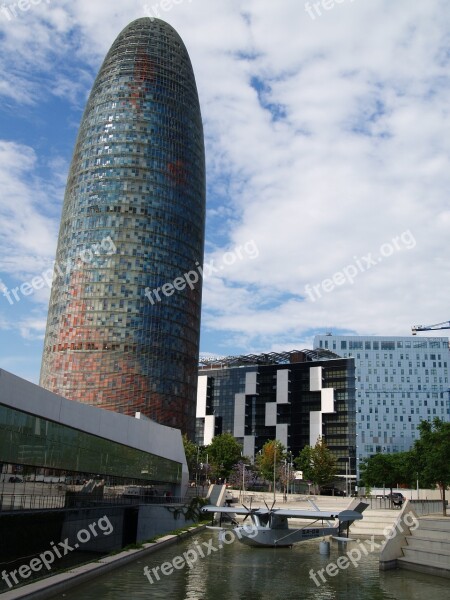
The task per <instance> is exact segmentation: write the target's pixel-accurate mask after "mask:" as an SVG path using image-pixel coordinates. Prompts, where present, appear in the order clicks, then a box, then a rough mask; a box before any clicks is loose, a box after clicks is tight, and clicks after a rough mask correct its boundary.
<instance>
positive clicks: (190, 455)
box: [183, 434, 199, 479]
mask: <svg viewBox="0 0 450 600" xmlns="http://www.w3.org/2000/svg"><path fill="white" fill-rule="evenodd" d="M183 446H184V453H185V455H186V462H187V467H188V470H189V476H190V478H191V479H193V478H194V475H195V473H196V471H197V468H198V462H199V447H198V446H197V444H194V442H191V440H190V439H188V437H187V435H186V434H183Z"/></svg>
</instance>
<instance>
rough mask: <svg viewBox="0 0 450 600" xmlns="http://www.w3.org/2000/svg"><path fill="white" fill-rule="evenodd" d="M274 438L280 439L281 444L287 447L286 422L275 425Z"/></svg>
mask: <svg viewBox="0 0 450 600" xmlns="http://www.w3.org/2000/svg"><path fill="white" fill-rule="evenodd" d="M275 435H276V438H277V440H278V441H280V442H281V443H282V444H283V446H285V447H287V445H288V425H287V423H282V424H281V425H277V427H276V434H275Z"/></svg>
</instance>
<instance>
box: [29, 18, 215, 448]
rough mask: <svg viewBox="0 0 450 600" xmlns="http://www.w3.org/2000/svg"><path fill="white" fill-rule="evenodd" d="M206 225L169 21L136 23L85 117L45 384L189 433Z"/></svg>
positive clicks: (191, 81)
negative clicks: (144, 416) (142, 415)
mask: <svg viewBox="0 0 450 600" xmlns="http://www.w3.org/2000/svg"><path fill="white" fill-rule="evenodd" d="M204 225H205V158H204V142H203V128H202V121H201V115H200V106H199V100H198V94H197V88H196V84H195V78H194V73H193V70H192V66H191V62H190V59H189V56H188V53H187V51H186V48H185V46H184V44H183V42H182V40H181V38H180V37H179V35H178V34H177V33H176V32H175V31H174V29H173V28H172V27H171V26H170V25H168V24H167V23H165V22H163V21H161V20H159V19H150V18H142V19H138V20H136V21H134V22H132V23H131V24H130V25H128V26H127V27H126V28H125V29H124V30H123V31H122V32H121V33H120V35H119V36H118V37H117V39H116V40H115V42H114V44H113V45H112V48H111V50H110V51H109V53H108V54H107V56H106V59H105V61H104V63H103V65H102V67H101V69H100V72H99V74H98V76H97V78H96V80H95V83H94V86H93V89H92V91H91V94H90V97H89V100H88V103H87V106H86V109H85V112H84V115H83V118H82V122H81V126H80V131H79V134H78V138H77V142H76V146H75V151H74V155H73V159H72V163H71V167H70V172H69V176H68V181H67V187H66V193H65V198H64V205H63V211H62V218H61V226H60V231H59V239H58V247H57V254H56V264H55V277H54V280H53V286H52V292H51V298H50V306H49V313H48V321H47V329H46V335H45V344H44V354H43V362H42V369H41V381H40V383H41V385H42V386H43V387H45V388H47V389H49V390H51V391H53V392H55V393H58V394H61V395H62V396H65V397H66V398H69V399H71V400H76V401H79V402H85V403H88V404H93V405H96V406H98V407H101V408H105V409H109V410H113V411H117V412H121V413H125V414H134V412H136V411H140V412H142V413H143V414H144V415H146V416H148V417H149V418H151V419H154V420H155V421H157V422H159V423H162V424H164V425H169V426H172V427H177V428H180V429H182V431H183V432H187V433H188V435H190V436H191V437H194V428H195V405H196V387H197V364H198V350H199V334H200V308H201V284H202V281H201V275H200V274H201V268H200V265H201V264H202V262H203V248H204ZM189 272H191V274H190V276H187V275H186V274H187V273H189ZM183 282H184V283H183Z"/></svg>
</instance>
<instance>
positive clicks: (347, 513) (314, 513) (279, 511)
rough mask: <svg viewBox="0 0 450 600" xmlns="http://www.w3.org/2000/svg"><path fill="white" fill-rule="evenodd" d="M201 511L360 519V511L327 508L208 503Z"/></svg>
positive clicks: (343, 519) (300, 517) (301, 517)
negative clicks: (313, 508)
mask: <svg viewBox="0 0 450 600" xmlns="http://www.w3.org/2000/svg"><path fill="white" fill-rule="evenodd" d="M202 512H214V513H225V514H231V513H233V514H235V515H248V514H250V513H253V514H255V515H260V516H262V515H267V514H268V513H270V512H272V513H274V514H276V515H278V516H280V517H288V518H289V517H291V518H295V519H311V520H312V519H325V520H327V519H339V520H340V521H357V520H359V519H362V518H363V516H362V514H361V513H359V512H356V511H354V510H341V511H340V512H339V511H328V510H297V509H295V508H293V509H289V508H274V509H272V510H268V509H267V508H252V509H251V510H249V509H247V508H243V507H242V508H238V507H236V508H233V507H232V506H213V505H212V504H208V505H207V506H204V507H203V508H202Z"/></svg>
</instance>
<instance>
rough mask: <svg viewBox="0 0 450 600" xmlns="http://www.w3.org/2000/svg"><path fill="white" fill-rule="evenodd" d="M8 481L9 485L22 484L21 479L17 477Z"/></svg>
mask: <svg viewBox="0 0 450 600" xmlns="http://www.w3.org/2000/svg"><path fill="white" fill-rule="evenodd" d="M8 481H9V483H23V479H22V477H17V475H14V476H13V477H10V478H9V480H8Z"/></svg>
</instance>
